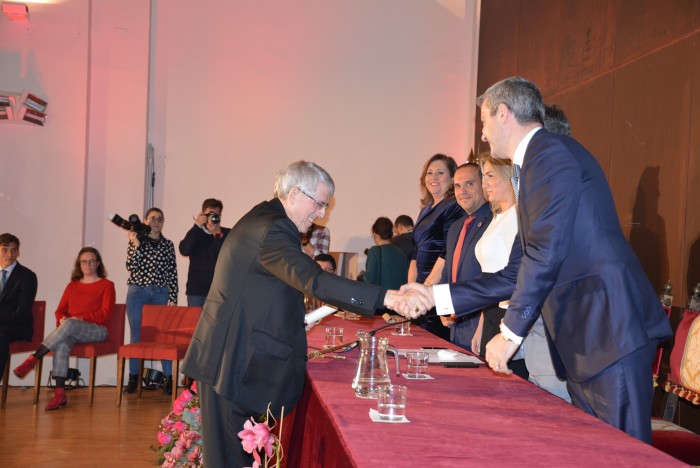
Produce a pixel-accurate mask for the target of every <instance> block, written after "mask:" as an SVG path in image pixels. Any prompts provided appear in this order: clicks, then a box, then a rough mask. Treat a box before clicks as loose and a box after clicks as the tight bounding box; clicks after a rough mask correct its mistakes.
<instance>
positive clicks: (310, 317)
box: [304, 305, 338, 324]
mask: <svg viewBox="0 0 700 468" xmlns="http://www.w3.org/2000/svg"><path fill="white" fill-rule="evenodd" d="M337 311H338V308H337V307H333V306H329V305H322V306H321V307H319V308H318V309H316V310H312V311H311V312H309V313H308V314H306V315H305V316H304V322H306V323H307V324H309V323H314V322H318V321H319V320H321V319H322V318H323V317H325V316H327V315H331V314H332V313H334V312H337Z"/></svg>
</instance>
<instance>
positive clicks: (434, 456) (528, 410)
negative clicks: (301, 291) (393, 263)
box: [284, 316, 684, 468]
mask: <svg viewBox="0 0 700 468" xmlns="http://www.w3.org/2000/svg"><path fill="white" fill-rule="evenodd" d="M383 324H385V322H384V321H383V320H381V319H374V320H371V319H362V320H359V321H349V320H342V319H340V318H338V317H333V316H331V317H329V318H326V319H324V321H323V323H322V324H321V325H316V326H315V327H314V328H313V329H312V330H311V331H310V332H309V333H308V341H309V347H310V348H313V347H316V348H318V347H321V346H322V344H323V340H324V336H323V335H324V328H325V326H328V325H335V326H343V327H344V328H345V341H349V340H351V339H352V337H354V336H355V333H356V332H357V331H358V330H363V331H371V330H372V329H375V328H378V327H379V326H381V325H383ZM391 332H393V327H390V328H387V329H385V330H382V331H380V332H378V333H377V336H386V337H388V338H389V342H390V344H393V345H395V346H396V347H398V348H419V347H421V346H444V347H446V348H449V349H455V350H459V348H458V347H456V346H454V345H452V344H451V343H447V342H445V341H443V340H441V339H439V338H437V337H435V336H433V335H431V334H429V333H427V332H425V331H424V330H422V329H420V328H418V327H415V326H414V327H412V328H411V333H412V334H413V335H414V336H408V337H401V336H393V335H392V334H391ZM342 356H345V359H328V358H325V359H312V360H310V361H309V362H308V365H307V382H306V386H305V390H304V395H303V397H302V399H301V400H300V402H299V404H298V405H297V407H296V409H295V412H294V414H290V417H289V418H285V424H288V423H287V422H286V421H290V420H293V423H292V427H289V425H288V426H287V427H286V428H285V429H284V431H289V432H286V433H285V434H284V436H285V437H284V438H285V439H287V442H288V447H287V450H286V455H285V461H286V464H287V466H290V467H296V466H299V467H305V468H307V467H324V468H329V467H344V466H358V467H370V466H371V467H375V466H381V467H414V466H415V467H442V466H445V467H447V466H449V467H456V466H458V467H465V466H538V465H541V466H586V467H590V466H604V465H606V466H633V465H634V466H664V467H670V466H684V465H683V464H682V463H681V462H679V461H678V460H676V459H674V458H672V457H670V456H668V455H666V454H665V453H663V452H660V451H658V450H656V449H655V448H653V447H651V446H649V445H647V444H644V443H642V442H640V441H638V440H637V439H634V438H632V437H630V436H628V435H627V434H625V433H623V432H621V431H619V430H617V429H615V428H613V427H611V426H609V425H607V424H605V423H603V422H602V421H600V420H598V419H596V418H594V417H592V416H590V415H588V414H586V413H584V412H583V411H581V410H579V409H577V408H575V407H573V406H572V405H570V404H568V403H566V402H564V401H563V400H560V399H559V398H557V397H555V396H553V395H551V394H549V393H547V392H546V391H544V390H542V389H540V388H538V387H536V386H535V385H533V384H531V383H529V382H527V381H524V380H522V379H520V378H519V377H516V376H514V375H513V376H501V375H498V374H496V373H494V372H493V371H491V370H490V369H488V367H486V366H480V367H479V368H462V369H459V368H458V369H454V368H452V369H448V368H444V367H442V366H440V365H436V364H431V365H430V366H429V368H428V373H429V374H430V375H431V376H432V377H434V380H408V379H406V378H405V377H403V376H402V377H397V376H396V375H395V374H394V373H393V367H394V363H393V358H392V359H391V360H390V361H389V365H390V371H392V383H394V384H401V385H405V386H407V387H408V398H407V409H406V416H407V418H408V419H409V420H410V423H403V424H389V423H375V422H372V421H371V420H370V418H369V409H370V408H376V404H377V401H376V400H369V399H361V398H358V397H356V396H355V393H354V391H353V389H352V388H351V383H352V380H353V377H354V375H355V370H356V368H357V362H358V357H359V351H358V350H357V349H355V350H352V351H350V352H348V353H346V354H343V355H342ZM401 364H402V367H403V368H402V371H403V372H405V371H406V360H405V359H402V360H401ZM290 422H291V421H290Z"/></svg>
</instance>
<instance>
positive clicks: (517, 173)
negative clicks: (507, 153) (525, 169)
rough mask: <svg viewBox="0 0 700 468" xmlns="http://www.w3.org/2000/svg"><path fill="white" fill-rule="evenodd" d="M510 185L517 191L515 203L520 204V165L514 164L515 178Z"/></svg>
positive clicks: (511, 179)
mask: <svg viewBox="0 0 700 468" xmlns="http://www.w3.org/2000/svg"><path fill="white" fill-rule="evenodd" d="M510 183H511V184H513V190H514V191H515V203H518V197H520V193H519V189H520V165H519V164H513V177H511V178H510Z"/></svg>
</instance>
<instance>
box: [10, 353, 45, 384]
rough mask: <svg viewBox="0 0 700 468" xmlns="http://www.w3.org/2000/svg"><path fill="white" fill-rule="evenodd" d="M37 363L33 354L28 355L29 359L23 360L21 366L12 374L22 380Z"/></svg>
mask: <svg viewBox="0 0 700 468" xmlns="http://www.w3.org/2000/svg"><path fill="white" fill-rule="evenodd" d="M37 362H39V361H38V360H37V358H35V357H34V355H33V354H30V355H29V357H28V358H27V359H25V360H24V362H23V363H22V364H20V365H19V366H17V367H16V368H15V370H14V371H13V372H14V373H15V375H16V376H17V377H19V378H20V379H23V378H25V377H26V376H27V374H29V371H31V370H32V369H34V366H36V363H37Z"/></svg>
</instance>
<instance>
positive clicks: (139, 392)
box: [136, 359, 143, 400]
mask: <svg viewBox="0 0 700 468" xmlns="http://www.w3.org/2000/svg"><path fill="white" fill-rule="evenodd" d="M141 390H143V359H139V380H138V392H137V393H136V395H138V397H139V400H140V399H141Z"/></svg>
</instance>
